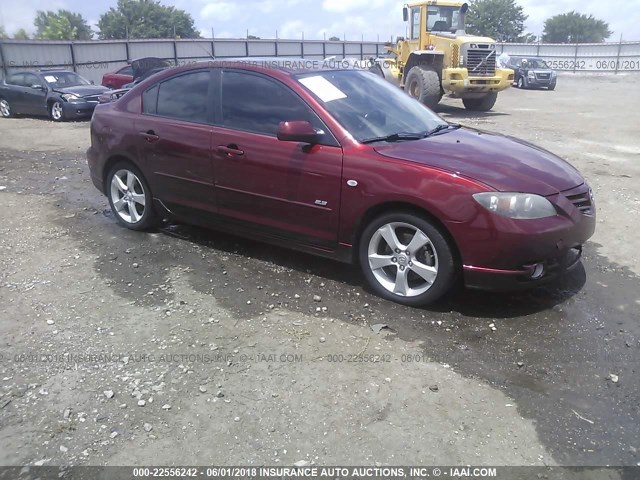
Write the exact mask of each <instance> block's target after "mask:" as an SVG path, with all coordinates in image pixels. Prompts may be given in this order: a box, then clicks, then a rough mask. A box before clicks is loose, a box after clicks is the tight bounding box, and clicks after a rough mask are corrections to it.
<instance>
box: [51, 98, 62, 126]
mask: <svg viewBox="0 0 640 480" xmlns="http://www.w3.org/2000/svg"><path fill="white" fill-rule="evenodd" d="M49 116H50V117H51V120H53V121H54V122H62V121H63V120H64V108H63V107H62V102H53V103H51V106H50V107H49Z"/></svg>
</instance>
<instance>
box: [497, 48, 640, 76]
mask: <svg viewBox="0 0 640 480" xmlns="http://www.w3.org/2000/svg"><path fill="white" fill-rule="evenodd" d="M497 48H498V50H497V51H498V53H503V52H504V53H507V54H509V55H528V56H535V57H541V58H544V59H545V61H546V62H547V63H548V64H549V66H550V67H551V68H553V69H554V70H559V71H566V72H606V73H620V72H640V42H618V43H579V44H573V45H572V44H543V43H502V44H499V45H498V46H497Z"/></svg>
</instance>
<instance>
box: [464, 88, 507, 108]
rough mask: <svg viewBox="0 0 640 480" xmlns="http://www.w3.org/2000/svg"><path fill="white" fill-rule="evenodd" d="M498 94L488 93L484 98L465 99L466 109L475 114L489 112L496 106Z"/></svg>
mask: <svg viewBox="0 0 640 480" xmlns="http://www.w3.org/2000/svg"><path fill="white" fill-rule="evenodd" d="M497 99H498V94H497V93H496V92H491V93H487V94H486V95H485V96H484V97H482V98H463V99H462V103H464V108H466V109H467V110H472V111H474V112H488V111H489V110H491V109H492V108H493V106H494V105H495V104H496V100H497Z"/></svg>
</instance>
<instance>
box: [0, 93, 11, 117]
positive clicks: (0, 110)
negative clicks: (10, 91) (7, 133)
mask: <svg viewBox="0 0 640 480" xmlns="http://www.w3.org/2000/svg"><path fill="white" fill-rule="evenodd" d="M0 115H2V116H3V117H4V118H9V117H11V115H13V112H12V111H11V104H10V103H9V101H8V100H6V99H4V98H0Z"/></svg>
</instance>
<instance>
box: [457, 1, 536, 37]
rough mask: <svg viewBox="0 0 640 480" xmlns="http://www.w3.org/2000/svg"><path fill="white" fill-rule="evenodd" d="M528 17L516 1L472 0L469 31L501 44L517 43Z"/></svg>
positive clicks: (467, 20) (469, 12) (468, 24)
mask: <svg viewBox="0 0 640 480" xmlns="http://www.w3.org/2000/svg"><path fill="white" fill-rule="evenodd" d="M526 19H527V15H525V14H524V11H523V9H522V7H521V6H520V5H517V4H516V2H515V0H471V3H470V5H469V11H468V13H467V18H466V23H467V30H468V32H469V33H471V34H473V35H483V36H486V37H491V38H493V39H495V40H497V41H499V42H517V41H518V39H519V38H520V37H521V35H522V34H523V32H524V22H525V20H526Z"/></svg>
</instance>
